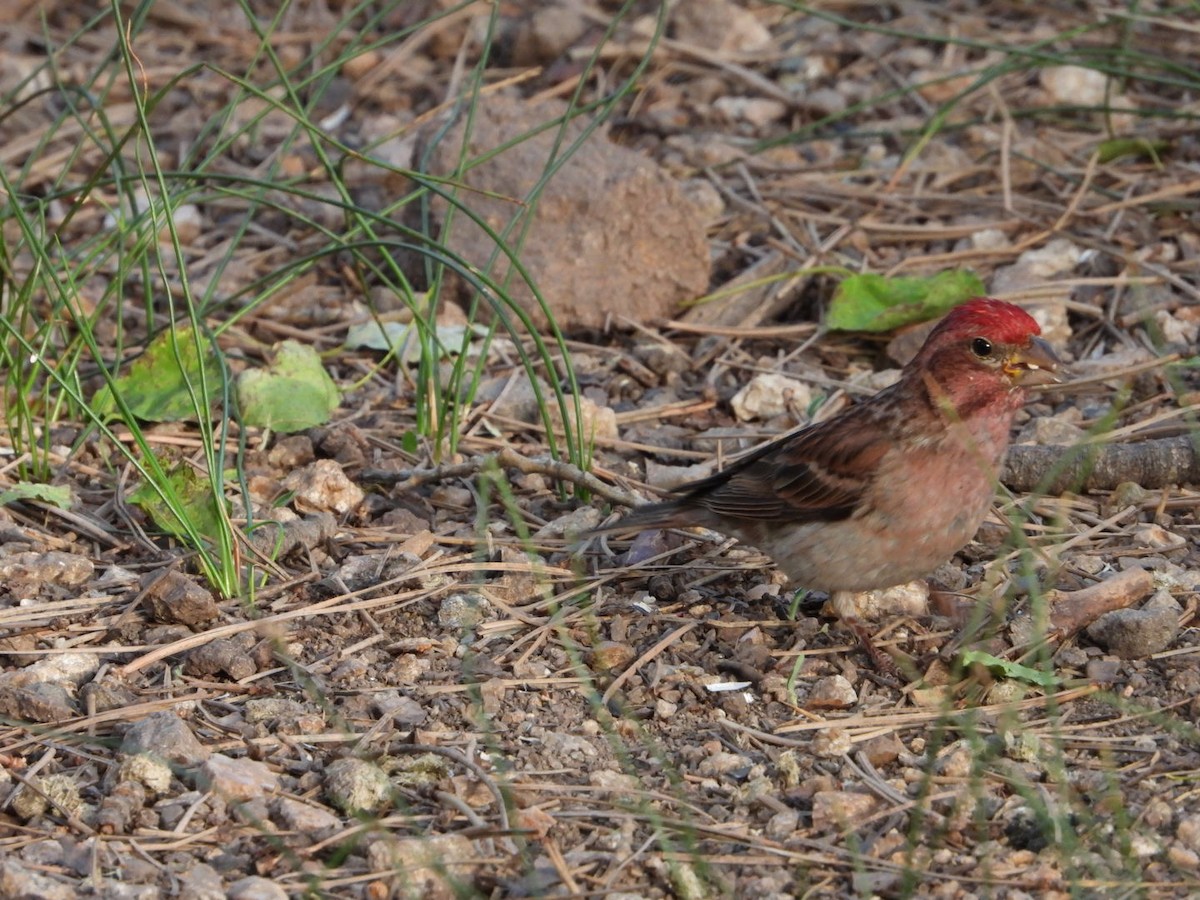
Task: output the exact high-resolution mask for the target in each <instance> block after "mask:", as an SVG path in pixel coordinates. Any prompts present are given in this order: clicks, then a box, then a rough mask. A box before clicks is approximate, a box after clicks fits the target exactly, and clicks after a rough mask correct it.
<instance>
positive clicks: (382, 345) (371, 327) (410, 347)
mask: <svg viewBox="0 0 1200 900" xmlns="http://www.w3.org/2000/svg"><path fill="white" fill-rule="evenodd" d="M468 327H469V328H470V329H471V334H472V336H473V337H475V338H484V337H486V336H487V333H488V330H487V328H486V327H484V326H483V325H478V324H476V325H470V326H467V325H438V326H437V328H436V329H435V330H434V333H435V335H436V337H437V351H438V355H439V357H440V358H443V359H448V358H452V357H454V356H457V355H458V353H459V351H460V350H461V349H462V346H463V340H464V339H465V337H466V333H467V328H468ZM480 343H481V342H480V341H475V340H472V341H471V342H470V343H469V345H468V347H467V355H468V356H474V355H476V354H478V352H479V346H480ZM345 346H346V349H348V350H360V349H366V350H393V351H395V353H396V356H397V358H399V359H400V361H401V362H403V363H404V364H405V365H409V366H415V365H416V364H417V363H418V362H420V360H421V353H422V347H421V341H420V340H419V334H418V332H417V327H416V326H415V325H413V324H411V323H408V322H394V321H388V322H376V321H375V320H374V319H371V320H370V321H367V322H360V323H358V324H357V325H351V326H350V328H349V330H348V331H347V332H346V342H345Z"/></svg>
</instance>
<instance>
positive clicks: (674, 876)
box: [670, 862, 708, 900]
mask: <svg viewBox="0 0 1200 900" xmlns="http://www.w3.org/2000/svg"><path fill="white" fill-rule="evenodd" d="M670 873H671V885H672V886H673V887H674V888H675V896H676V897H677V898H679V900H703V898H705V897H707V896H708V891H707V890H705V888H704V879H703V878H701V877H700V873H699V872H697V871H696V867H695V866H693V865H692V864H691V863H687V862H678V863H676V864H675V865H674V866H672V867H671V869H670Z"/></svg>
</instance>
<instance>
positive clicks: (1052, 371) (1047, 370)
mask: <svg viewBox="0 0 1200 900" xmlns="http://www.w3.org/2000/svg"><path fill="white" fill-rule="evenodd" d="M1061 365H1062V362H1061V361H1060V360H1059V358H1058V356H1057V354H1055V352H1054V350H1053V349H1051V347H1050V345H1049V344H1047V343H1046V342H1045V341H1043V340H1042V339H1041V338H1037V337H1035V338H1031V339H1030V341H1029V344H1028V346H1025V347H1020V348H1018V349H1017V350H1014V351H1013V352H1012V353H1010V354H1009V355H1008V356H1007V357H1006V358H1005V360H1004V374H1005V375H1007V376H1008V377H1009V378H1011V379H1012V380H1013V381H1015V382H1016V383H1017V384H1019V385H1021V386H1023V387H1033V386H1034V385H1039V384H1057V383H1058V382H1060V381H1062V379H1061V378H1059V377H1058V374H1057V372H1058V369H1059V366H1061Z"/></svg>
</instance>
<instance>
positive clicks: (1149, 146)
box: [1096, 137, 1171, 163]
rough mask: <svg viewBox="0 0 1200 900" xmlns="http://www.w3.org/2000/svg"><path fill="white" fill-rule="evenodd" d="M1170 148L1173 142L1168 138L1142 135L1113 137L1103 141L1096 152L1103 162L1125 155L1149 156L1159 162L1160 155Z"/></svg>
mask: <svg viewBox="0 0 1200 900" xmlns="http://www.w3.org/2000/svg"><path fill="white" fill-rule="evenodd" d="M1170 148H1171V144H1170V142H1169V141H1166V140H1151V139H1149V138H1141V137H1127V138H1112V139H1111V140H1107V141H1101V142H1100V146H1098V147H1097V148H1096V153H1097V155H1098V157H1099V161H1100V162H1102V163H1109V162H1112V161H1113V160H1117V159H1120V158H1121V157H1123V156H1148V157H1150V159H1152V160H1154V162H1156V163H1157V162H1158V161H1159V157H1160V156H1162V154H1163V153H1165V152H1166V151H1167V150H1169V149H1170Z"/></svg>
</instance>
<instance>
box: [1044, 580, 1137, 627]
mask: <svg viewBox="0 0 1200 900" xmlns="http://www.w3.org/2000/svg"><path fill="white" fill-rule="evenodd" d="M1153 590H1154V575H1153V574H1151V572H1150V571H1149V570H1147V569H1126V570H1125V571H1124V572H1121V573H1120V574H1119V575H1114V576H1113V577H1112V578H1109V579H1106V580H1105V581H1101V582H1098V583H1097V584H1093V585H1090V586H1089V587H1085V588H1082V589H1081V590H1078V591H1050V593H1049V595H1048V597H1047V599H1048V600H1049V605H1050V635H1049V636H1050V638H1051V639H1052V640H1054V639H1058V640H1064V641H1065V640H1067V639H1068V638H1069V637H1071V636H1072V635H1073V634H1076V633H1077V632H1079V631H1082V630H1083V629H1084V628H1086V627H1087V626H1088V625H1091V624H1092V623H1093V622H1095V621H1096V620H1097V619H1098V618H1100V617H1101V616H1102V615H1104V614H1105V613H1107V612H1112V611H1113V610H1114V609H1126V608H1128V607H1130V606H1133V605H1134V604H1135V603H1137V602H1138V601H1139V600H1141V599H1142V598H1144V597H1146V596H1148V595H1149V594H1150V592H1151V591H1153Z"/></svg>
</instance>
